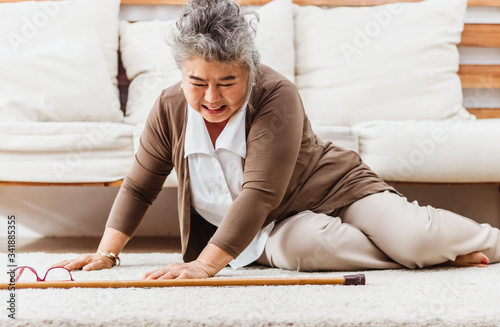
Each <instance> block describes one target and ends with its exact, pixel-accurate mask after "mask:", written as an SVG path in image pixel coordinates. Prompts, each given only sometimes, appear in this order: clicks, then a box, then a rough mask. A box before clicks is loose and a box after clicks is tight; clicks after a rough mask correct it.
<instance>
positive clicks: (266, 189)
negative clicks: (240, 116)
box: [209, 80, 305, 257]
mask: <svg viewBox="0 0 500 327" xmlns="http://www.w3.org/2000/svg"><path fill="white" fill-rule="evenodd" d="M264 94H266V95H265V97H264V98H261V99H259V100H258V107H255V108H254V110H255V111H256V112H255V114H254V117H253V120H252V122H251V124H250V128H249V131H248V134H247V135H248V136H247V157H246V159H245V166H244V174H243V185H242V191H241V194H240V195H239V196H238V197H237V198H236V199H235V201H234V202H233V204H232V205H231V207H230V208H229V210H228V211H227V213H226V215H225V216H224V218H223V220H222V222H221V224H220V226H219V227H218V229H217V231H216V232H215V234H214V236H213V237H212V238H211V239H210V241H209V243H212V244H215V245H217V246H218V247H220V248H221V249H223V250H224V251H226V252H228V253H229V254H231V255H232V256H233V257H237V256H238V255H239V254H240V253H241V252H242V251H243V250H244V249H245V248H246V247H247V246H248V244H250V242H251V241H252V239H253V238H254V237H255V235H256V234H257V232H258V231H259V230H260V229H261V228H262V227H263V225H264V223H265V220H266V218H267V216H268V215H269V213H270V212H271V211H272V210H273V209H275V208H276V207H278V205H279V204H280V203H281V201H282V199H283V197H284V195H285V192H286V190H287V187H288V185H289V184H290V180H291V178H292V174H293V172H294V168H295V164H296V161H297V158H298V155H299V152H300V147H301V141H302V135H303V128H304V127H303V126H304V119H305V113H304V109H303V105H302V101H301V100H300V97H299V94H298V91H297V89H296V87H295V85H293V84H292V83H291V82H289V81H286V80H282V81H280V82H278V83H277V84H276V85H275V86H274V88H273V89H272V90H269V91H267V92H264ZM257 96H259V95H257Z"/></svg>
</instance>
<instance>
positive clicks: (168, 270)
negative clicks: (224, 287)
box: [142, 260, 211, 280]
mask: <svg viewBox="0 0 500 327" xmlns="http://www.w3.org/2000/svg"><path fill="white" fill-rule="evenodd" d="M207 271H208V267H206V265H204V264H203V263H201V262H200V261H198V260H195V261H191V262H188V263H173V264H170V265H168V266H166V267H163V268H160V269H156V270H153V271H150V272H147V273H145V274H144V276H143V278H142V279H146V280H153V279H193V278H208V277H211V276H210V274H209V273H208V272H207Z"/></svg>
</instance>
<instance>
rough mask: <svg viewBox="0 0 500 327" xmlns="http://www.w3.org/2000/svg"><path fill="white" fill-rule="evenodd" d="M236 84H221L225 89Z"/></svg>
mask: <svg viewBox="0 0 500 327" xmlns="http://www.w3.org/2000/svg"><path fill="white" fill-rule="evenodd" d="M232 85H234V84H221V85H220V86H223V87H229V86H232Z"/></svg>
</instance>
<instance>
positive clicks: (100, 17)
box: [0, 0, 120, 84]
mask: <svg viewBox="0 0 500 327" xmlns="http://www.w3.org/2000/svg"><path fill="white" fill-rule="evenodd" d="M119 11H120V0H71V1H24V2H17V3H1V4H0V50H13V51H17V52H22V51H24V50H27V49H29V48H32V47H41V46H45V45H47V44H50V43H53V42H56V41H58V40H62V39H66V38H74V37H80V36H85V35H89V34H98V35H99V36H100V39H101V43H102V51H103V53H104V58H105V60H106V65H107V69H108V72H109V75H110V77H111V79H112V81H113V82H114V83H115V84H116V76H117V73H118V15H119Z"/></svg>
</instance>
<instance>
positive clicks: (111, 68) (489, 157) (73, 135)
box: [0, 0, 500, 186]
mask: <svg viewBox="0 0 500 327" xmlns="http://www.w3.org/2000/svg"><path fill="white" fill-rule="evenodd" d="M0 2H1V1H0ZM466 6H467V1H466V0H425V1H422V2H418V3H404V4H389V5H383V6H375V7H356V8H326V9H325V8H320V7H315V6H302V7H299V6H296V5H292V3H291V1H290V0H274V1H272V2H270V3H268V4H266V5H264V6H262V7H259V8H257V9H256V11H257V12H258V13H259V15H260V18H261V21H260V22H259V23H258V26H257V28H258V32H257V38H256V42H257V44H258V45H259V48H260V50H261V53H262V62H263V63H265V64H267V65H269V66H271V67H273V68H275V69H276V70H278V71H280V72H281V73H282V74H284V75H285V76H286V77H287V78H289V79H290V80H292V81H294V82H295V83H296V85H297V87H298V88H299V91H300V93H301V95H302V97H303V101H304V105H305V108H306V112H307V114H308V116H309V117H310V119H311V122H312V124H313V127H314V129H315V130H316V132H317V133H318V134H319V135H320V137H321V138H322V139H323V140H325V141H332V142H334V143H336V144H338V145H340V146H342V147H345V148H347V149H351V150H353V151H357V152H358V153H359V154H360V156H361V157H362V158H363V160H364V161H365V162H366V163H367V164H368V165H370V166H371V168H372V169H373V170H374V171H375V172H377V173H378V174H379V175H380V176H381V177H382V178H384V179H386V180H388V181H391V182H422V183H477V182H483V183H484V182H487V183H491V182H494V183H499V182H500V168H498V165H497V163H498V162H499V161H500V151H498V150H499V147H498V145H497V143H496V142H497V141H496V140H498V139H499V137H500V119H480V120H476V119H475V117H474V116H472V115H470V114H469V113H468V112H467V110H466V109H465V108H464V107H463V97H462V86H461V83H460V78H459V77H458V75H457V70H458V62H459V61H458V59H459V58H458V51H457V44H458V43H459V42H460V35H461V33H462V29H463V26H464V15H465V10H466ZM119 8H120V1H119V0H71V1H56V2H52V1H50V2H20V3H1V4H0V71H1V72H2V74H1V75H0V181H3V182H12V183H56V184H57V183H62V184H65V183H98V182H112V181H117V180H118V181H119V180H121V179H123V178H124V176H125V175H126V173H127V171H128V169H129V168H130V165H131V164H132V161H133V156H134V151H135V150H136V148H137V144H138V139H139V137H140V134H141V132H142V128H143V126H144V122H145V120H146V117H147V115H148V113H149V110H150V109H151V106H152V104H153V102H154V100H155V99H156V97H157V96H158V95H159V93H160V91H161V90H162V89H164V88H165V87H168V86H169V85H171V84H173V83H175V82H177V81H178V80H179V78H180V73H179V71H178V70H177V69H176V68H175V65H174V62H173V58H172V55H171V53H170V49H169V47H168V46H167V45H166V43H165V42H163V40H162V37H163V36H164V35H165V33H166V32H167V31H168V29H169V28H171V26H172V23H173V22H172V21H146V22H136V23H129V22H126V21H121V22H120V21H119V20H118V15H119ZM118 53H120V54H121V60H122V62H123V66H124V68H125V71H126V76H127V78H128V80H130V85H129V87H128V94H127V95H126V97H127V98H128V99H127V102H126V107H125V110H124V111H122V110H120V105H119V99H120V95H119V90H118V81H117V74H118ZM3 72H6V73H5V74H4V73H3ZM121 98H122V103H123V102H124V101H123V100H124V99H123V98H124V97H123V95H122V96H121ZM175 185H176V180H175V175H172V176H171V177H169V179H168V181H167V182H166V184H165V186H175Z"/></svg>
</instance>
